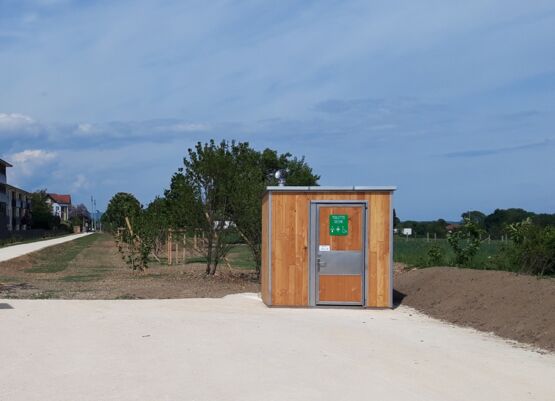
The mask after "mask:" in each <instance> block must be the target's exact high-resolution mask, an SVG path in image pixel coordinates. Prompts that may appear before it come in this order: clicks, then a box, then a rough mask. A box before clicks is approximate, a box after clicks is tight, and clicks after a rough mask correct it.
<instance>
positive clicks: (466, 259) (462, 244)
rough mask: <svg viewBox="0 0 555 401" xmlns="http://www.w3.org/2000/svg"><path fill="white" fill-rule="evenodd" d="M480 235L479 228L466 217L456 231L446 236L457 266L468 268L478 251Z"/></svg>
mask: <svg viewBox="0 0 555 401" xmlns="http://www.w3.org/2000/svg"><path fill="white" fill-rule="evenodd" d="M481 234H482V230H481V229H480V227H478V225H477V224H476V223H475V222H474V221H472V220H471V219H470V218H468V217H467V218H465V219H464V220H463V224H462V225H461V226H460V227H459V228H458V229H457V230H455V231H454V232H452V233H449V234H447V241H449V245H451V248H453V252H454V253H455V264H456V265H457V266H468V265H469V263H470V262H471V261H472V258H473V257H474V256H475V255H476V253H478V250H479V249H480V237H481Z"/></svg>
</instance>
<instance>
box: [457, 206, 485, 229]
mask: <svg viewBox="0 0 555 401" xmlns="http://www.w3.org/2000/svg"><path fill="white" fill-rule="evenodd" d="M467 218H468V219H470V220H471V221H473V222H474V223H475V224H476V225H477V226H478V227H480V229H482V230H485V228H486V223H485V221H486V215H485V214H484V213H482V212H480V211H479V210H472V211H468V212H464V213H463V214H461V219H462V221H464V219H467Z"/></svg>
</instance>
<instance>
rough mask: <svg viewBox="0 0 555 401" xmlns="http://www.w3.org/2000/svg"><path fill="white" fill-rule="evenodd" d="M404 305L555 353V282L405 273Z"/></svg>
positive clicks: (399, 282)
mask: <svg viewBox="0 0 555 401" xmlns="http://www.w3.org/2000/svg"><path fill="white" fill-rule="evenodd" d="M395 289H396V290H397V297H398V301H399V302H401V303H402V304H403V305H407V306H411V307H413V308H415V309H417V310H420V311H422V312H424V313H426V314H428V315H430V316H433V317H435V318H438V319H442V320H445V321H448V322H451V323H455V324H458V325H461V326H470V327H473V328H475V329H478V330H482V331H486V332H493V333H495V334H497V335H498V336H501V337H505V338H508V339H512V340H516V341H519V342H523V343H527V344H532V345H535V346H538V347H541V348H544V349H547V350H551V351H555V279H554V278H537V277H533V276H526V275H517V274H514V273H509V272H502V271H487V270H473V269H458V268H454V267H431V268H427V269H413V270H408V271H407V270H399V271H397V272H396V277H395Z"/></svg>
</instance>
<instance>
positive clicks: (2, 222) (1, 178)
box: [0, 159, 12, 232]
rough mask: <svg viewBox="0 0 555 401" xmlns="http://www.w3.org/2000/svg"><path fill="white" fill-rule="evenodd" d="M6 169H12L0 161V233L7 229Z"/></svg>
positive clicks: (8, 164) (9, 165)
mask: <svg viewBox="0 0 555 401" xmlns="http://www.w3.org/2000/svg"><path fill="white" fill-rule="evenodd" d="M8 167H12V165H11V164H10V163H8V162H6V161H4V160H2V159H0V232H2V231H6V230H7V229H8V192H7V189H6V184H7V182H8V177H7V173H6V170H7V169H8Z"/></svg>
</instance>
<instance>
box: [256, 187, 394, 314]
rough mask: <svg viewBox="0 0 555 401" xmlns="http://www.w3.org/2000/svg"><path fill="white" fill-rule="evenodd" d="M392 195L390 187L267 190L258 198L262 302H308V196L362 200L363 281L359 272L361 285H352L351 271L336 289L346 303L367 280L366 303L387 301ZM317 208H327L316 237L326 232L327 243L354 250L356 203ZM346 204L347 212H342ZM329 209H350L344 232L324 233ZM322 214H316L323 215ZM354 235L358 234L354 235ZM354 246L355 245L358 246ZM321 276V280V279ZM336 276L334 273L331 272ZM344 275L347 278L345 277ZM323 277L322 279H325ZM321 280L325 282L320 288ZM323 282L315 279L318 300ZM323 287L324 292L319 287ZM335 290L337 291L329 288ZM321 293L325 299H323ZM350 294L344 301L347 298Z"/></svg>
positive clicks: (358, 227) (382, 304)
mask: <svg viewBox="0 0 555 401" xmlns="http://www.w3.org/2000/svg"><path fill="white" fill-rule="evenodd" d="M391 198H392V193H391V192H389V191H345V192H338V191H330V192H324V191H306V192H305V191H303V192H301V191H290V192H286V191H284V192H279V191H271V192H267V193H266V194H265V196H264V199H263V202H262V266H261V268H262V271H261V292H262V299H263V301H264V302H265V303H266V304H267V305H273V306H308V305H309V303H310V301H309V285H310V284H309V282H310V277H309V275H310V273H309V272H310V268H309V253H310V252H309V232H310V203H311V201H337V202H341V201H366V202H367V205H368V210H367V233H366V240H367V244H366V266H367V271H366V272H365V274H366V280H365V278H364V276H362V277H361V276H356V277H358V282H359V283H361V284H360V287H357V284H353V280H355V279H354V278H350V279H349V278H347V277H353V276H345V285H344V286H342V285H340V286H336V287H337V288H343V290H341V289H340V290H338V291H340V292H341V291H343V292H342V295H341V294H332V295H329V296H331V297H337V296H342V297H344V298H345V302H351V301H350V299H354V298H356V297H357V296H358V300H360V298H361V297H362V296H361V295H360V296H359V295H358V294H357V290H356V288H360V289H359V290H358V291H359V292H360V291H361V290H362V287H363V284H362V283H363V282H364V281H363V280H365V281H366V283H367V285H366V294H365V295H366V302H365V306H367V307H390V306H391V305H392V299H391V295H392V288H391V285H392V283H391V278H390V277H391V275H390V272H391V269H392V266H391V252H392V244H391V243H390V241H391V230H392V227H391ZM342 209H343V208H342V207H330V208H327V207H322V208H321V210H322V211H325V213H327V214H326V215H325V216H327V217H321V219H320V222H319V228H318V229H319V230H320V236H321V240H320V243H322V244H323V243H324V241H325V240H324V239H323V238H324V237H322V236H323V235H328V237H327V238H329V241H330V245H331V246H332V248H334V247H337V248H335V249H344V250H359V249H360V244H361V242H362V241H361V239H362V238H363V237H364V235H363V233H362V226H361V224H362V215H361V216H358V217H357V216H356V215H353V210H354V211H355V212H354V213H362V209H361V208H359V209H358V210H359V211H358V212H357V211H356V210H357V209H356V208H345V210H342ZM347 209H348V212H347ZM329 214H350V216H349V235H346V236H329V232H328V218H329ZM323 215H324V213H322V214H321V216H323ZM357 238H358V239H357ZM357 246H358V248H357ZM322 277H324V276H321V277H320V280H321V279H322ZM330 277H335V276H330ZM349 280H351V281H350V282H349ZM324 281H325V280H324ZM322 285H324V287H322ZM326 288H331V287H329V286H327V287H326V283H325V282H324V283H322V282H320V288H318V289H315V290H318V291H320V293H319V295H320V299H321V300H324V299H327V297H328V295H327V293H326ZM322 290H323V292H322ZM334 291H336V290H334ZM322 296H324V298H322ZM347 299H349V301H348V300H347Z"/></svg>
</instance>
